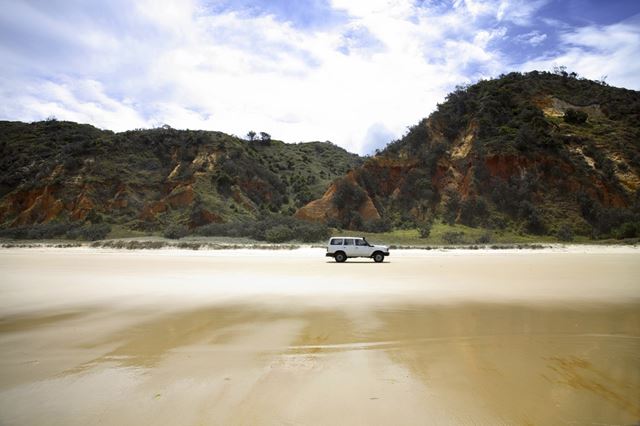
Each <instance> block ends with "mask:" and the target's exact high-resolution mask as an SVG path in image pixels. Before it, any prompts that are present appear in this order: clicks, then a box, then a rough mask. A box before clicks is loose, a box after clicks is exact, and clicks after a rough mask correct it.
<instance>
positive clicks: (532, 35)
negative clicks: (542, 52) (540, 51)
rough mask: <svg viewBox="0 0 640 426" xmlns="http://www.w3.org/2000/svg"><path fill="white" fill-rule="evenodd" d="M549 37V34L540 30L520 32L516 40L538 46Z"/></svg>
mask: <svg viewBox="0 0 640 426" xmlns="http://www.w3.org/2000/svg"><path fill="white" fill-rule="evenodd" d="M546 39H547V35H546V34H543V33H541V32H540V31H531V32H528V33H526V34H520V35H519V36H517V37H516V40H517V41H519V42H520V43H526V44H530V45H531V46H537V45H539V44H540V43H542V42H543V41H545V40H546Z"/></svg>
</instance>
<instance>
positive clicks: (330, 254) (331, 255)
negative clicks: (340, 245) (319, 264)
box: [325, 253, 333, 257]
mask: <svg viewBox="0 0 640 426" xmlns="http://www.w3.org/2000/svg"><path fill="white" fill-rule="evenodd" d="M325 256H327V257H333V253H327V254H325Z"/></svg>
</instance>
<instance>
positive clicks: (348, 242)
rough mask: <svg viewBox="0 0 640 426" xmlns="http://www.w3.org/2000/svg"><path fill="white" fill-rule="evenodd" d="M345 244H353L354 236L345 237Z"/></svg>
mask: <svg viewBox="0 0 640 426" xmlns="http://www.w3.org/2000/svg"><path fill="white" fill-rule="evenodd" d="M344 245H345V246H352V245H353V238H345V239H344Z"/></svg>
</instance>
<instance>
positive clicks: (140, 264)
mask: <svg viewBox="0 0 640 426" xmlns="http://www.w3.org/2000/svg"><path fill="white" fill-rule="evenodd" d="M323 254H324V252H323V251H322V250H313V249H304V250H297V251H292V252H288V251H287V252H271V251H250V250H247V251H242V250H239V251H219V252H214V251H212V252H188V251H174V250H161V251H135V252H125V251H108V250H97V249H95V250H92V249H60V250H56V249H3V250H0V355H1V356H0V424H2V425H13V424H16V425H23V424H30V425H33V424H35V425H39V424H47V425H86V424H105V425H122V424H164V425H178V424H179V425H199V424H221V425H228V424H246V425H249V424H278V425H281V424H362V425H365V424H366V425H369V424H487V425H496V424H509V425H511V424H520V425H528V424H553V425H555V424H620V425H631V424H637V423H638V422H640V250H637V249H633V248H620V249H607V248H595V249H582V248H578V249H572V250H562V249H558V250H546V251H537V250H536V251H495V252H491V251H488V252H487V251H451V252H440V251H423V252H419V251H398V250H396V251H394V252H393V253H392V256H391V257H390V258H389V259H388V262H385V263H383V264H374V263H372V262H370V261H368V260H350V261H348V262H347V263H346V264H341V265H338V264H335V263H333V262H332V261H330V259H325V258H324V257H323Z"/></svg>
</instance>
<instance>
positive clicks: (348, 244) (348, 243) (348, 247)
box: [344, 238, 357, 257]
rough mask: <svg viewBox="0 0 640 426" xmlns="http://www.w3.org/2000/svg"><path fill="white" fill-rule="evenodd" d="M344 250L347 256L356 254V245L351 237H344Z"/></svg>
mask: <svg viewBox="0 0 640 426" xmlns="http://www.w3.org/2000/svg"><path fill="white" fill-rule="evenodd" d="M344 252H345V253H346V254H347V256H349V257H353V256H357V253H356V245H355V241H354V240H353V238H345V239H344Z"/></svg>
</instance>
